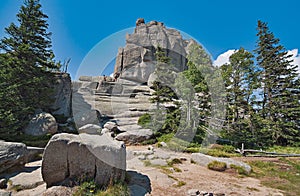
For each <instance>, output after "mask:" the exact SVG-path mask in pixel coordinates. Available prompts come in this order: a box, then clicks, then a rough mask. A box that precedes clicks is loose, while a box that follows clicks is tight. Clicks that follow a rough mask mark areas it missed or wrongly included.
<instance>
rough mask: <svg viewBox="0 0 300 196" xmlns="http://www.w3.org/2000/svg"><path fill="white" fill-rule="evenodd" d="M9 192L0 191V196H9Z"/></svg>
mask: <svg viewBox="0 0 300 196" xmlns="http://www.w3.org/2000/svg"><path fill="white" fill-rule="evenodd" d="M11 194H12V193H11V192H9V191H5V190H0V196H11Z"/></svg>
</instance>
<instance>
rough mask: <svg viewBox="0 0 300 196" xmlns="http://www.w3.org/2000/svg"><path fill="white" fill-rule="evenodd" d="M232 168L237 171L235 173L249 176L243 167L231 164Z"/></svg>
mask: <svg viewBox="0 0 300 196" xmlns="http://www.w3.org/2000/svg"><path fill="white" fill-rule="evenodd" d="M230 168H232V169H235V171H236V172H237V173H238V174H240V175H243V176H248V172H247V171H246V170H245V169H244V168H243V167H241V166H237V165H234V164H231V165H230Z"/></svg>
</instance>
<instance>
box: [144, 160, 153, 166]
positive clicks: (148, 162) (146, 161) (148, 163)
mask: <svg viewBox="0 0 300 196" xmlns="http://www.w3.org/2000/svg"><path fill="white" fill-rule="evenodd" d="M144 166H145V167H150V166H152V164H151V162H150V161H149V160H145V161H144Z"/></svg>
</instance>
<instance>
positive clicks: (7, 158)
mask: <svg viewBox="0 0 300 196" xmlns="http://www.w3.org/2000/svg"><path fill="white" fill-rule="evenodd" d="M27 159H28V157H27V147H26V145H25V144H22V143H14V142H5V141H2V140H0V173H2V172H5V171H6V170H7V169H10V168H13V167H15V166H23V165H25V163H26V162H27Z"/></svg>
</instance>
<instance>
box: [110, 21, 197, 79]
mask: <svg viewBox="0 0 300 196" xmlns="http://www.w3.org/2000/svg"><path fill="white" fill-rule="evenodd" d="M191 41H192V40H184V39H183V38H182V36H181V34H180V32H179V31H177V30H175V29H169V28H166V27H165V26H164V24H163V23H161V22H157V21H151V22H149V23H147V24H145V23H144V20H143V19H138V20H137V22H136V28H135V31H134V33H132V34H128V35H127V36H126V46H125V47H124V48H120V49H119V50H118V55H117V58H116V64H115V70H114V73H115V74H117V73H118V74H120V78H121V79H125V80H131V81H135V82H140V83H146V82H147V81H148V78H149V76H150V74H151V73H153V72H154V69H155V50H156V48H157V47H158V46H159V47H161V48H162V49H163V50H164V51H165V52H166V55H167V56H168V57H170V59H171V63H172V64H173V65H175V67H176V68H177V70H178V71H183V70H185V69H186V63H187V60H186V55H187V50H188V49H187V47H188V45H189V43H190V42H191Z"/></svg>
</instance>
